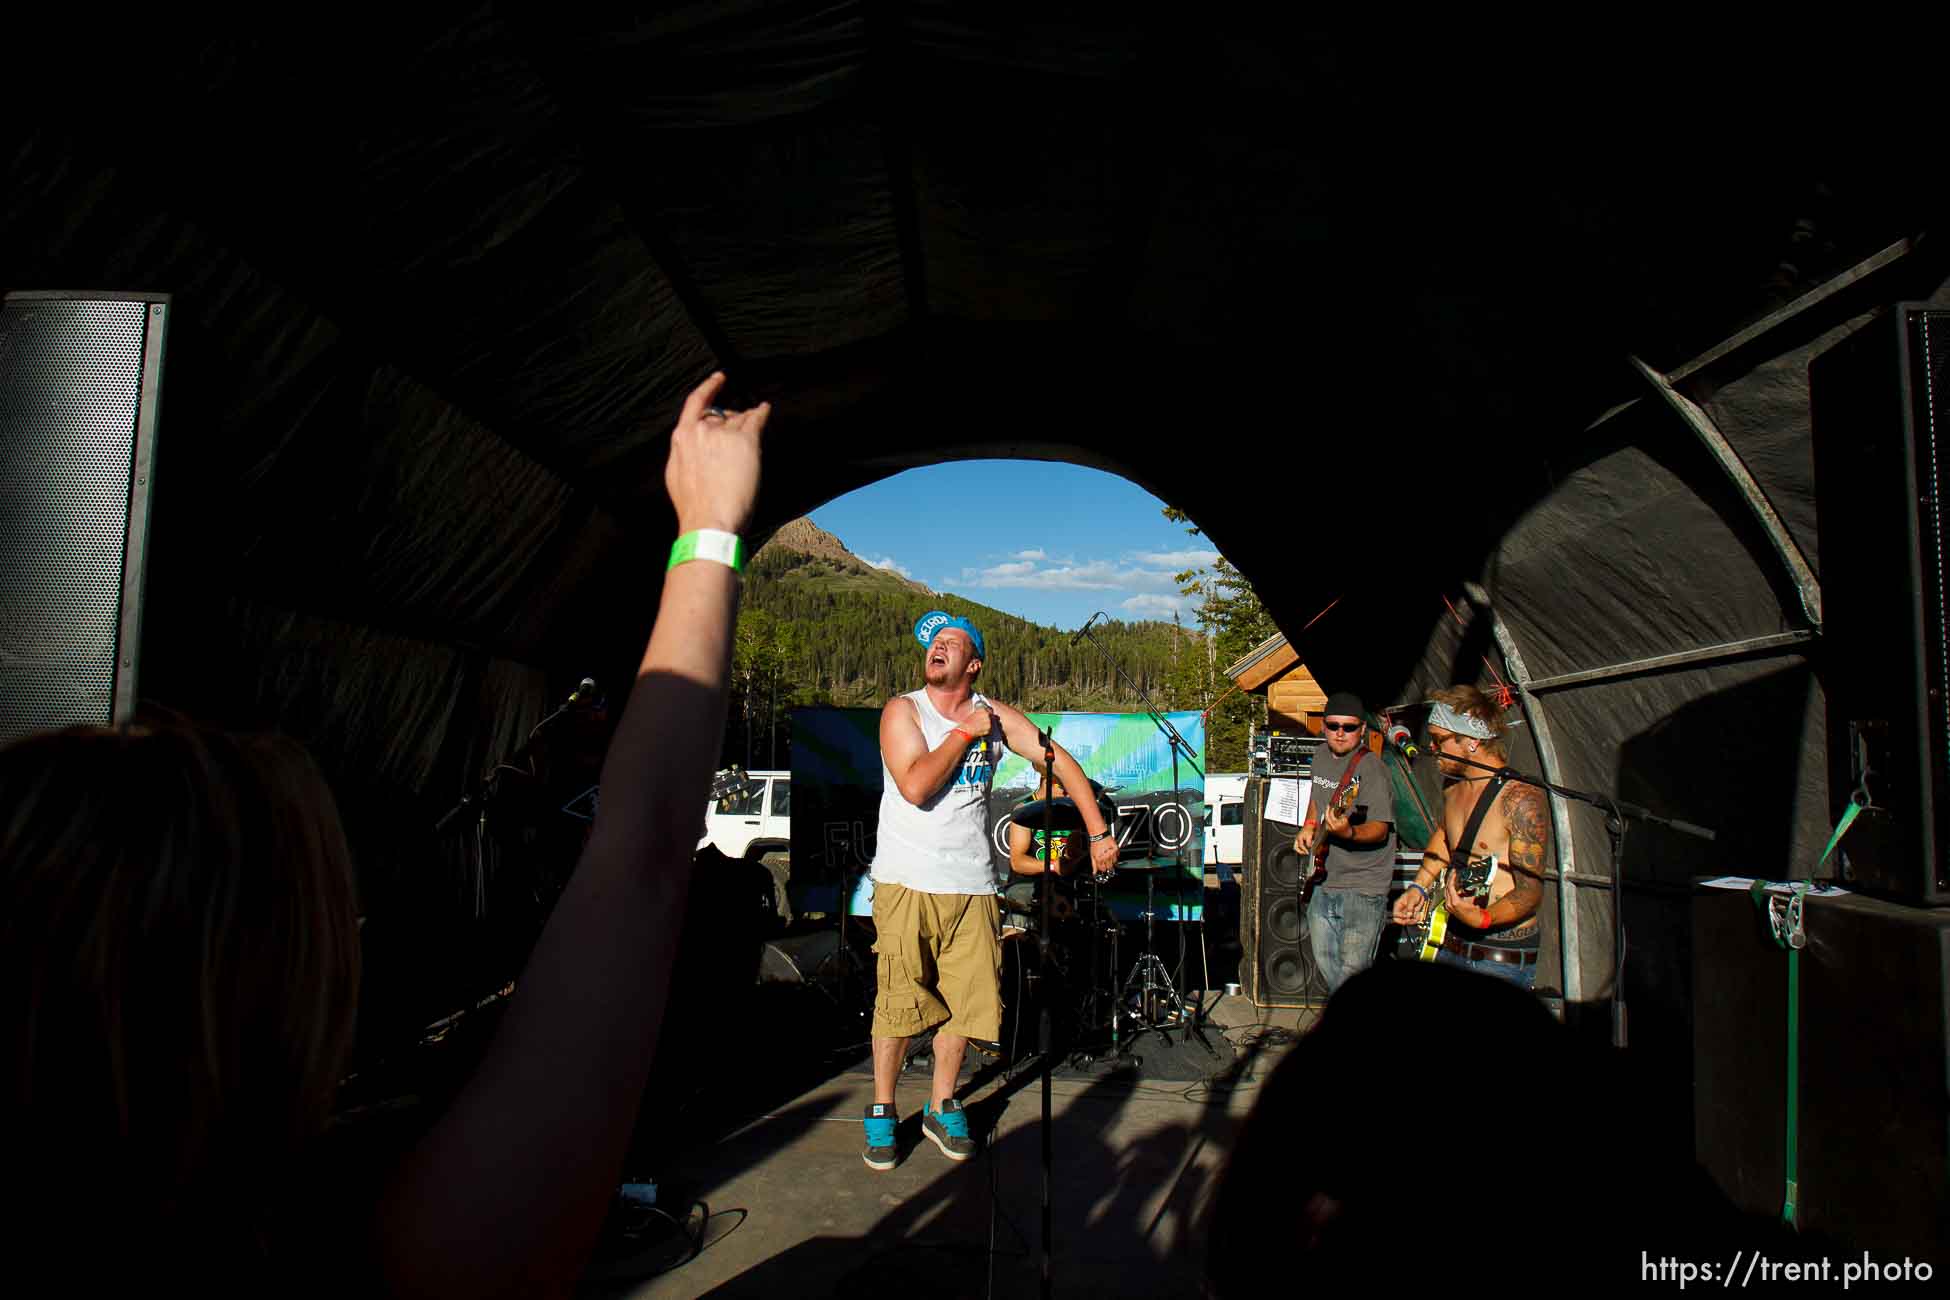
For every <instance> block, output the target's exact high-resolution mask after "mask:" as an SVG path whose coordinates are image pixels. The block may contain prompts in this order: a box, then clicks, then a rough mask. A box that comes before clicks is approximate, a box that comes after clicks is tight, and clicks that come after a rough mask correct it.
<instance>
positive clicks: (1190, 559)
mask: <svg viewBox="0 0 1950 1300" xmlns="http://www.w3.org/2000/svg"><path fill="white" fill-rule="evenodd" d="M1131 558H1132V559H1133V560H1135V561H1136V562H1137V563H1139V564H1152V565H1157V566H1159V567H1161V568H1166V569H1171V570H1172V571H1174V572H1176V571H1177V570H1179V569H1203V568H1206V567H1208V566H1209V565H1211V564H1212V563H1214V562H1215V561H1216V560H1217V559H1218V558H1219V553H1218V552H1217V551H1143V552H1140V553H1139V554H1137V555H1133V556H1132V557H1131Z"/></svg>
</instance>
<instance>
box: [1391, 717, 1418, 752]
mask: <svg viewBox="0 0 1950 1300" xmlns="http://www.w3.org/2000/svg"><path fill="white" fill-rule="evenodd" d="M1388 743H1389V744H1391V745H1393V746H1394V747H1395V748H1396V749H1398V750H1400V751H1401V752H1402V754H1403V755H1404V756H1405V757H1407V758H1414V757H1416V756H1417V755H1419V754H1420V753H1421V752H1422V747H1421V746H1420V745H1417V744H1416V743H1415V733H1414V732H1412V731H1410V730H1409V729H1408V728H1407V727H1404V726H1403V725H1402V724H1401V723H1399V722H1397V723H1395V724H1393V725H1392V726H1390V727H1389V728H1388Z"/></svg>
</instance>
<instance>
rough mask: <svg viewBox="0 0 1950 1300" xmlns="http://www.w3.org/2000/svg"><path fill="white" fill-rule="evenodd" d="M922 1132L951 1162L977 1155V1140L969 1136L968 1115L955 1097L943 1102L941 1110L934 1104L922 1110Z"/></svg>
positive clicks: (927, 1105) (929, 1103) (930, 1103)
mask: <svg viewBox="0 0 1950 1300" xmlns="http://www.w3.org/2000/svg"><path fill="white" fill-rule="evenodd" d="M921 1131H922V1132H923V1133H925V1134H927V1135H928V1138H929V1139H930V1140H931V1141H932V1142H933V1143H934V1144H935V1145H936V1146H938V1147H940V1148H941V1154H942V1155H944V1156H947V1157H948V1158H949V1159H950V1160H966V1159H968V1158H969V1157H970V1156H972V1155H974V1154H975V1139H974V1138H972V1137H970V1136H969V1135H968V1114H967V1112H965V1111H963V1110H962V1108H961V1103H960V1102H959V1101H957V1100H956V1099H955V1098H953V1097H950V1098H948V1100H946V1101H944V1102H942V1103H941V1109H940V1110H936V1109H935V1108H934V1103H933V1102H928V1103H927V1104H926V1105H925V1106H923V1107H922V1108H921Z"/></svg>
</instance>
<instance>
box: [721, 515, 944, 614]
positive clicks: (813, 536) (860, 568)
mask: <svg viewBox="0 0 1950 1300" xmlns="http://www.w3.org/2000/svg"><path fill="white" fill-rule="evenodd" d="M776 551H796V552H798V553H799V554H801V555H812V556H817V557H818V558H819V559H822V560H830V561H832V562H833V563H835V564H837V565H839V566H840V567H841V568H844V569H851V570H855V571H857V572H860V573H869V574H881V575H884V576H885V577H886V578H888V579H889V580H890V581H893V582H898V583H902V584H904V585H906V586H909V587H912V588H913V589H914V590H915V591H918V592H921V593H923V594H925V595H929V596H932V595H933V594H934V591H933V589H932V588H930V587H927V586H925V585H923V584H921V583H918V582H916V581H914V580H913V579H912V578H903V577H902V576H901V575H900V574H898V573H895V572H894V571H893V570H892V569H882V568H879V567H877V566H875V565H871V564H868V563H867V562H866V561H865V560H863V559H861V558H860V557H859V556H857V555H855V554H854V553H853V552H852V551H849V550H847V549H846V543H845V542H842V541H841V540H840V539H839V538H837V537H835V536H833V535H832V534H831V533H829V532H827V531H826V530H825V529H824V528H821V527H820V526H819V525H818V524H815V523H814V522H813V521H812V520H810V519H807V518H805V517H804V516H801V517H800V518H798V519H794V520H791V521H789V522H787V523H783V524H780V525H779V528H778V531H777V532H775V533H773V534H772V536H771V537H770V538H768V539H766V542H765V545H763V546H761V547H759V548H758V552H757V554H756V555H754V556H753V557H752V558H753V559H754V560H756V559H757V558H758V556H760V555H764V554H766V553H767V552H776Z"/></svg>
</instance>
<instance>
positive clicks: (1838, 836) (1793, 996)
mask: <svg viewBox="0 0 1950 1300" xmlns="http://www.w3.org/2000/svg"><path fill="white" fill-rule="evenodd" d="M1865 803H1866V800H1865V799H1864V798H1863V796H1862V792H1861V791H1857V792H1856V793H1855V794H1854V795H1851V796H1850V797H1849V801H1848V807H1847V808H1846V809H1844V810H1843V812H1842V817H1841V820H1840V821H1838V822H1836V823H1835V833H1834V834H1832V835H1830V836H1829V837H1828V847H1827V848H1825V849H1823V850H1822V851H1821V865H1822V866H1826V865H1827V863H1828V859H1829V857H1830V855H1832V854H1833V853H1834V852H1835V846H1836V845H1837V844H1840V843H1841V842H1842V836H1844V835H1846V834H1848V828H1849V827H1850V826H1852V825H1853V824H1854V823H1855V819H1856V818H1857V817H1858V816H1860V815H1861V812H1862V809H1863V807H1864V805H1865ZM1796 892H1797V893H1800V894H1802V895H1804V896H1805V894H1806V892H1807V885H1806V884H1805V883H1798V887H1797V888H1796ZM1748 893H1749V894H1750V895H1751V896H1752V898H1753V900H1754V906H1756V907H1758V908H1759V909H1760V910H1761V913H1762V914H1763V915H1767V891H1766V887H1765V885H1764V884H1763V883H1762V882H1761V881H1758V880H1756V881H1755V882H1754V883H1753V886H1752V887H1751V888H1750V889H1749V890H1748ZM1772 924H1773V922H1772V918H1771V917H1770V918H1769V927H1770V929H1771V928H1772ZM1790 928H1791V927H1790ZM1774 942H1775V943H1777V944H1779V945H1780V946H1781V947H1783V948H1786V949H1787V955H1788V987H1787V1150H1786V1152H1785V1153H1784V1159H1783V1162H1782V1163H1783V1165H1784V1166H1785V1173H1786V1180H1785V1181H1786V1184H1787V1186H1786V1188H1785V1189H1784V1191H1783V1192H1782V1196H1781V1222H1782V1223H1785V1224H1786V1225H1787V1226H1788V1227H1790V1228H1793V1229H1795V1230H1796V1231H1797V1232H1798V1231H1799V1230H1800V1228H1801V950H1800V949H1799V948H1796V947H1794V946H1793V945H1792V944H1790V943H1789V942H1788V936H1787V935H1785V934H1779V933H1777V934H1775V935H1774Z"/></svg>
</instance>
